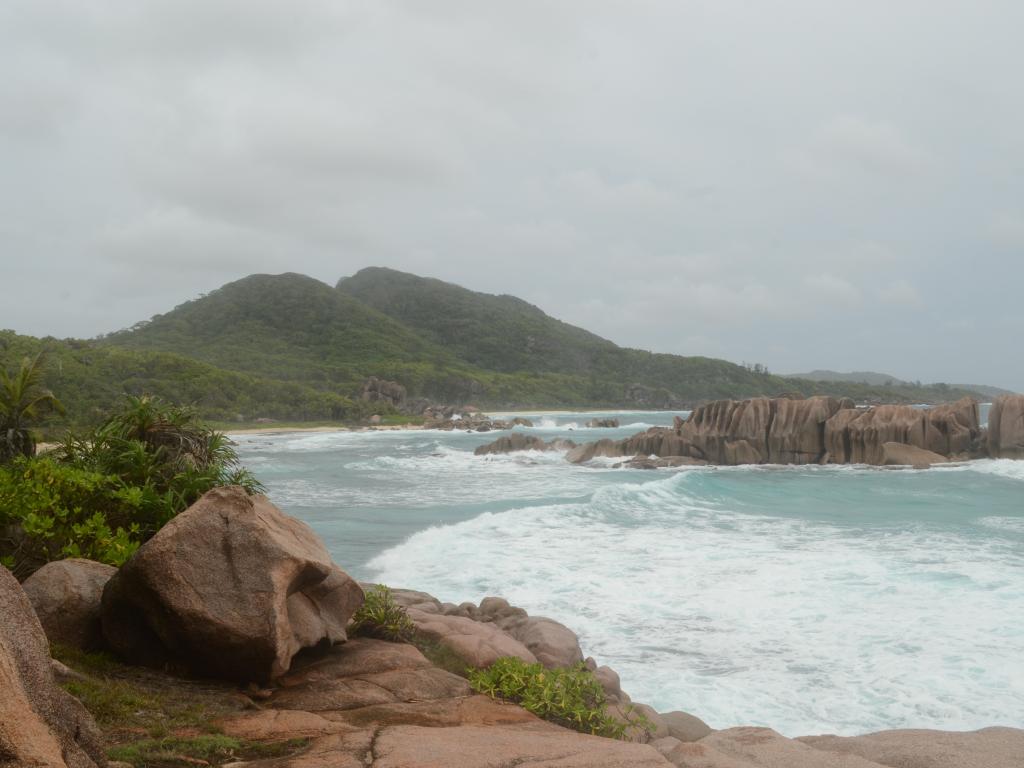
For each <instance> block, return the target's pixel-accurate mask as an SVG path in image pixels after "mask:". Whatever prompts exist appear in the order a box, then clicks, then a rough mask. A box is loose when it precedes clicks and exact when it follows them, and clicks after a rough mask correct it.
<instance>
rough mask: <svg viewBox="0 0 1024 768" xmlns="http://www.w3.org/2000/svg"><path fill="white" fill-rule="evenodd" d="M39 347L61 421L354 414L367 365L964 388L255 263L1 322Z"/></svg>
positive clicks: (503, 377)
mask: <svg viewBox="0 0 1024 768" xmlns="http://www.w3.org/2000/svg"><path fill="white" fill-rule="evenodd" d="M40 349H46V350H48V353H49V358H50V364H49V367H48V373H47V383H48V385H49V386H50V387H51V388H52V389H53V390H54V392H55V393H56V394H57V395H58V396H59V397H60V398H61V399H62V400H63V401H64V402H65V404H66V405H67V406H68V411H69V413H68V417H67V420H68V421H69V422H71V423H87V422H89V421H92V420H95V419H96V418H98V415H99V414H100V413H101V412H102V411H104V410H106V409H108V408H109V407H110V406H111V405H112V404H113V402H114V401H115V400H116V398H117V397H118V395H119V394H121V393H124V392H131V393H133V394H138V393H141V392H149V393H152V394H157V395H161V396H163V397H166V398H168V399H170V400H173V401H175V402H181V403H195V404H196V405H198V406H199V407H200V409H201V410H202V411H203V413H204V414H205V415H207V416H209V417H212V418H217V419H235V418H239V417H241V418H243V419H245V420H251V419H255V418H258V417H268V418H274V419H291V420H314V419H315V420H327V419H348V418H355V417H358V416H360V415H362V409H361V408H360V407H359V405H358V404H357V403H356V402H354V401H355V400H356V398H357V397H358V393H359V389H360V386H361V384H362V382H363V381H364V380H365V379H366V378H367V377H368V376H378V377H381V378H385V379H390V380H394V381H398V382H400V383H401V384H403V385H404V386H405V387H406V389H407V390H408V392H409V395H410V397H414V398H427V399H430V400H434V401H441V402H447V403H456V404H458V403H468V402H472V403H474V404H476V405H478V406H481V407H485V408H487V407H490V408H495V407H500V408H515V407H524V408H527V407H543V406H551V407H574V406H578V407H598V406H606V407H653V408H682V407H686V406H687V405H690V404H693V403H696V402H699V401H702V400H708V399H714V398H723V397H749V396H754V395H775V394H780V393H783V392H797V393H800V394H803V395H811V394H832V395H848V396H851V397H853V398H855V399H858V400H862V401H875V402H880V401H895V402H900V401H903V402H937V401H943V400H950V399H955V398H957V397H960V396H962V395H963V394H967V392H966V391H965V390H963V389H959V388H955V387H949V386H946V385H935V386H930V387H919V386H913V385H908V384H902V383H897V384H895V385H890V386H869V385H865V384H857V383H851V382H845V381H836V382H820V381H808V380H805V379H797V378H782V377H779V376H772V375H769V374H767V373H765V372H762V371H759V370H750V369H748V368H746V367H743V366H739V365H735V364H733V363H729V362H726V361H724V360H716V359H712V358H706V357H682V356H679V355H669V354H655V353H651V352H645V351H642V350H636V349H626V348H622V347H619V346H618V345H616V344H614V343H613V342H611V341H608V340H607V339H603V338H601V337H599V336H596V335H594V334H592V333H590V332H588V331H585V330H583V329H581V328H577V327H574V326H572V325H569V324H567V323H564V322H562V321H560V320H557V319H555V318H553V317H550V316H549V315H547V314H546V313H544V312H543V311H542V310H541V309H539V308H537V307H535V306H533V305H531V304H528V303H527V302H524V301H522V300H521V299H517V298H515V297H513V296H492V295H489V294H484V293H477V292H474V291H470V290H467V289H465V288H462V287H460V286H457V285H453V284H450V283H445V282H442V281H440V280H433V279H429V278H422V277H417V276H416V275H410V274H406V273H402V272H396V271H394V270H390V269H380V268H371V269H365V270H362V271H361V272H359V273H358V274H356V275H354V276H353V277H349V278H345V279H343V280H341V281H339V283H338V285H337V287H335V288H332V287H331V286H329V285H327V284H325V283H321V282H320V281H318V280H314V279H313V278H310V277H306V276H304V275H298V274H283V275H251V276H250V277H247V278H243V279H241V280H237V281H235V282H232V283H228V284H227V285H224V286H223V287H221V288H219V289H217V290H215V291H212V292H211V293H209V294H206V295H204V296H201V297H200V298H197V299H195V300H193V301H189V302H186V303H184V304H182V305H180V306H178V307H176V308H174V309H172V310H171V311H169V312H167V313H165V314H162V315H157V316H155V317H153V318H152V319H151V320H148V321H144V322H140V323H137V324H136V325H135V326H133V327H132V328H131V329H128V330H125V331H120V332H117V333H114V334H110V335H108V336H106V337H103V338H101V339H95V340H91V341H84V340H74V339H66V340H57V339H52V338H47V339H35V338H32V337H28V336H19V335H17V334H15V333H14V332H13V331H4V332H0V365H4V366H7V367H11V366H13V365H14V364H15V363H16V362H17V360H18V359H20V358H21V357H23V356H24V355H26V354H32V353H34V352H35V351H38V350H40Z"/></svg>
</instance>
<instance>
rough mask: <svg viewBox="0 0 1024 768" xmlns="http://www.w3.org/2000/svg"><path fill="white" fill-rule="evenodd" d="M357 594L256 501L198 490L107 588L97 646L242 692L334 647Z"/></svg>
mask: <svg viewBox="0 0 1024 768" xmlns="http://www.w3.org/2000/svg"><path fill="white" fill-rule="evenodd" d="M362 602H363V591H362V589H361V588H360V587H359V585H358V584H357V583H356V582H355V581H353V580H352V579H350V578H349V577H348V575H347V574H346V573H345V572H344V571H342V570H341V569H340V568H338V567H337V566H336V565H334V563H333V562H331V558H330V555H329V554H328V553H327V549H326V548H325V547H324V545H323V542H322V541H321V540H320V539H319V537H317V536H316V535H315V534H314V533H313V531H312V530H310V528H309V526H307V525H306V524H305V523H302V522H300V521H298V520H296V519H295V518H292V517H289V516H287V515H285V514H283V513H282V512H281V511H280V510H279V509H277V507H275V506H274V505H273V504H271V503H270V502H269V501H268V500H267V499H266V498H265V497H263V496H249V495H247V494H246V492H245V491H244V490H243V489H241V488H237V487H227V488H217V489H214V490H212V491H209V492H208V493H207V494H206V495H205V496H203V497H202V498H201V499H200V500H199V501H198V502H196V503H195V504H194V505H192V506H191V507H189V508H188V509H187V510H186V511H184V512H182V513H181V514H179V515H178V516H177V517H175V518H174V519H173V520H171V521H170V522H169V523H168V524H167V525H165V526H164V527H163V528H162V529H161V530H160V531H159V532H158V533H157V534H156V535H155V536H154V537H153V538H152V539H150V540H149V541H148V542H146V543H145V544H143V545H142V547H141V548H140V549H139V551H138V552H136V554H135V555H134V556H133V557H132V559H131V560H129V561H128V562H127V563H126V564H125V565H124V566H123V567H122V568H121V570H120V571H119V572H118V573H117V574H116V575H115V576H114V577H113V578H112V579H111V580H110V581H109V582H108V583H107V585H106V588H105V589H104V591H103V601H102V626H103V636H104V638H105V639H106V641H107V643H108V644H109V646H110V648H111V649H113V650H114V651H116V652H117V653H118V654H119V655H120V656H122V657H124V658H127V659H129V660H134V661H137V662H141V663H149V664H160V663H165V662H174V663H177V664H181V665H184V666H186V667H188V668H190V669H192V670H194V671H196V672H199V673H202V674H206V675H210V676H213V677H219V678H225V679H233V680H238V681H241V682H249V681H254V680H255V681H267V680H273V679H275V678H277V677H279V676H280V675H282V674H283V673H284V672H286V671H287V670H288V667H289V664H290V663H291V660H292V657H294V656H295V654H296V653H298V652H299V651H300V650H301V649H303V648H308V647H311V646H316V645H320V644H328V645H329V644H331V643H336V642H342V641H344V640H345V639H346V634H345V625H346V624H347V622H348V620H349V618H351V616H352V614H353V613H354V612H355V610H356V609H357V608H358V607H359V606H360V605H361V604H362Z"/></svg>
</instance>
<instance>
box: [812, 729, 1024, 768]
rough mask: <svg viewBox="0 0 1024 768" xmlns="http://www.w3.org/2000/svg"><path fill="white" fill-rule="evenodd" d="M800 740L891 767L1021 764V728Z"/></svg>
mask: <svg viewBox="0 0 1024 768" xmlns="http://www.w3.org/2000/svg"><path fill="white" fill-rule="evenodd" d="M800 741H801V742H803V743H804V744H808V745H810V746H812V747H814V748H816V749H820V750H824V751H827V752H830V753H832V754H846V755H859V756H861V757H863V758H866V759H868V760H874V761H875V762H876V763H881V764H882V765H885V766H892V768H1020V767H1021V766H1024V730H1020V729H1018V728H982V729H981V730H980V731H965V732H954V731H929V730H901V731H882V732H880V733H872V734H868V735H867V736H847V737H843V736H805V737H803V738H801V739H800ZM829 765H831V763H829Z"/></svg>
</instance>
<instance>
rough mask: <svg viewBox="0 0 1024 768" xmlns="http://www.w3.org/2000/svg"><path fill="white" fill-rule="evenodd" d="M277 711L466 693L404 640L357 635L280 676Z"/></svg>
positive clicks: (327, 709) (349, 706) (459, 683)
mask: <svg viewBox="0 0 1024 768" xmlns="http://www.w3.org/2000/svg"><path fill="white" fill-rule="evenodd" d="M280 682H281V685H282V687H281V688H280V689H278V690H276V691H275V692H274V695H273V696H272V697H271V700H270V705H271V706H272V707H274V708H275V709H290V710H301V711H304V712H330V711H341V710H348V709H359V708H361V707H368V706H374V705H378V704H394V703H400V702H415V701H435V700H438V699H452V698H459V697H463V696H469V695H470V694H471V693H472V691H471V689H470V687H469V683H467V682H466V681H465V680H464V679H463V678H461V677H459V676H458V675H453V674H452V673H451V672H446V671H445V670H443V669H438V668H437V667H435V666H433V665H431V663H430V662H429V661H427V659H426V658H425V657H424V656H423V654H422V653H420V652H419V651H418V650H417V649H416V648H414V647H413V646H411V645H406V644H404V643H389V642H387V641H385V640H373V639H369V638H359V639H356V640H352V641H350V642H348V643H345V644H344V645H341V646H337V647H335V648H333V649H332V650H331V651H330V652H329V653H328V654H327V655H326V656H324V657H323V658H320V659H316V660H311V661H309V662H304V663H300V664H299V665H297V669H294V670H293V671H292V672H290V673H289V674H287V675H286V676H285V677H283V678H282V679H281V681H280Z"/></svg>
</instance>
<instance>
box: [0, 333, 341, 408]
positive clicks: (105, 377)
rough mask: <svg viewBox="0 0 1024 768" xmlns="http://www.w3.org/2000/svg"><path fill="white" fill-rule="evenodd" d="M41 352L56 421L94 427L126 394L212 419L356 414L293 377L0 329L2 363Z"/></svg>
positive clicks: (9, 365) (337, 399)
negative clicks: (58, 411) (58, 405)
mask: <svg viewBox="0 0 1024 768" xmlns="http://www.w3.org/2000/svg"><path fill="white" fill-rule="evenodd" d="M40 351H45V352H46V360H47V365H46V375H45V384H46V386H47V387H48V388H50V389H51V390H52V391H53V392H54V393H55V394H56V395H57V396H58V397H59V398H60V400H61V402H62V403H63V404H64V407H65V409H66V411H67V414H66V416H65V418H64V419H59V420H56V421H57V422H58V423H63V424H72V425H87V424H92V423H95V422H97V421H99V420H100V419H102V417H103V416H104V414H106V413H108V412H109V411H110V410H111V409H112V408H113V407H114V405H115V404H116V403H117V401H118V399H119V398H120V397H121V396H122V395H124V394H135V395H138V394H143V393H147V394H152V395H158V396H160V397H163V398H165V399H167V400H170V401H172V402H176V403H188V404H192V405H196V406H198V407H199V409H200V410H201V411H202V413H203V414H204V416H206V417H207V418H210V419H217V420H223V421H234V420H237V419H238V417H239V416H241V417H242V418H243V419H249V420H251V419H255V418H258V417H268V418H274V419H288V420H297V421H307V420H322V419H342V418H346V417H347V416H349V415H350V414H352V413H354V412H357V411H358V408H357V407H356V405H355V403H353V401H352V400H351V399H349V398H346V397H343V396H341V395H337V394H333V393H330V392H325V391H322V390H318V389H315V388H313V387H310V386H308V385H306V384H301V383H298V382H287V381H277V380H274V379H267V378H260V377H256V376H251V375H248V374H244V373H238V372H234V371H226V370H223V369H221V368H217V367H215V366H212V365H209V364H208V363H203V362H201V361H198V360H193V359H191V358H188V357H184V356H182V355H176V354H172V353H167V352H152V351H136V350H129V349H120V348H117V347H112V346H109V345H102V344H97V343H96V342H94V341H83V340H79V339H55V338H52V337H47V338H45V339H38V338H35V337H33V336H21V335H18V334H16V333H14V332H13V331H0V366H3V367H6V368H8V369H11V368H13V367H14V366H15V365H17V363H18V361H20V360H21V359H23V358H25V357H33V356H35V355H36V354H37V353H38V352H40Z"/></svg>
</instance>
